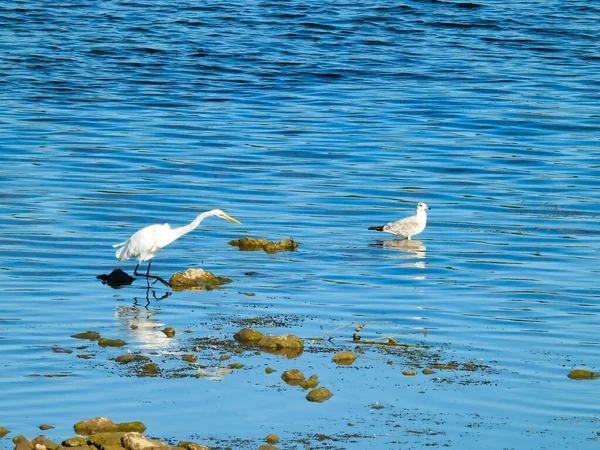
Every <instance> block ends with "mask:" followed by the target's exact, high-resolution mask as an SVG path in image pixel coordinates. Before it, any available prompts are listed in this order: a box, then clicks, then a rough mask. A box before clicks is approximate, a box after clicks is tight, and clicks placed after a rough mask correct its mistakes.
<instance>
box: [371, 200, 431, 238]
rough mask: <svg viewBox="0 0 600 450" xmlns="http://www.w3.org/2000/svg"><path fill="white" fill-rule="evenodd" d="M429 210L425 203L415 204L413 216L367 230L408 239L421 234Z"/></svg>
mask: <svg viewBox="0 0 600 450" xmlns="http://www.w3.org/2000/svg"><path fill="white" fill-rule="evenodd" d="M428 209H431V208H430V207H429V206H427V205H426V204H425V203H422V202H420V203H418V204H417V212H416V213H415V215H414V216H410V217H405V218H404V219H400V220H398V221H396V222H390V223H386V224H385V225H380V226H376V227H369V230H375V231H383V232H384V233H390V234H393V235H395V236H404V237H405V238H407V239H410V238H411V237H412V236H415V235H417V234H419V233H421V232H422V231H423V230H424V229H425V226H426V225H427V210H428Z"/></svg>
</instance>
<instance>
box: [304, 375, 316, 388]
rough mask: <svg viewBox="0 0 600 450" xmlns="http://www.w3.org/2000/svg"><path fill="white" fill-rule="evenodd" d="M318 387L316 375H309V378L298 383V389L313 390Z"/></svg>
mask: <svg viewBox="0 0 600 450" xmlns="http://www.w3.org/2000/svg"><path fill="white" fill-rule="evenodd" d="M318 385H319V377H318V376H316V375H314V374H313V375H311V376H310V377H309V378H307V379H305V380H303V381H302V382H301V383H300V387H301V388H302V389H304V390H307V389H314V388H316V387H317V386H318Z"/></svg>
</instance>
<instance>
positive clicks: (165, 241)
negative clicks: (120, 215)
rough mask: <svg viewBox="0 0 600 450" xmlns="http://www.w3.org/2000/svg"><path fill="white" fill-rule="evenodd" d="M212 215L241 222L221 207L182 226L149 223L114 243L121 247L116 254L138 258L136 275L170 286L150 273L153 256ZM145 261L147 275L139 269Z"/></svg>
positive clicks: (124, 259)
mask: <svg viewBox="0 0 600 450" xmlns="http://www.w3.org/2000/svg"><path fill="white" fill-rule="evenodd" d="M212 216H216V217H221V218H223V219H227V220H230V221H231V222H235V223H240V222H238V221H237V220H235V219H234V218H233V217H231V216H228V215H227V214H225V213H224V212H223V211H221V210H220V209H213V210H211V211H206V212H204V213H202V214H199V215H198V216H197V217H196V218H195V219H194V220H193V221H192V222H190V223H189V224H188V225H184V226H182V227H178V228H171V226H170V225H169V224H168V223H165V224H163V225H161V224H156V225H149V226H147V227H145V228H142V229H141V230H139V231H137V232H135V233H134V234H133V235H132V236H131V237H130V238H129V239H127V240H126V241H125V242H121V243H120V244H115V245H113V247H114V248H116V247H120V248H119V249H118V250H117V252H116V253H115V255H116V256H117V259H118V260H119V261H126V260H128V259H129V258H136V259H137V260H138V263H137V266H135V269H134V271H133V273H134V274H135V275H138V276H145V277H146V278H154V279H156V280H158V281H160V282H161V283H163V284H164V285H165V286H170V284H169V283H168V282H167V281H165V280H163V279H162V278H161V277H159V276H156V275H150V265H151V264H152V258H154V257H155V256H156V254H157V253H158V252H159V251H160V250H161V249H163V248H164V247H166V246H167V245H169V244H170V243H171V242H173V241H174V240H176V239H179V238H180V237H181V236H184V235H186V234H188V233H189V232H190V231H193V230H195V229H196V228H197V227H198V225H200V222H202V221H203V220H204V219H206V218H207V217H212ZM143 261H148V270H147V271H146V275H144V274H141V273H138V271H137V270H138V267H140V263H141V262H143Z"/></svg>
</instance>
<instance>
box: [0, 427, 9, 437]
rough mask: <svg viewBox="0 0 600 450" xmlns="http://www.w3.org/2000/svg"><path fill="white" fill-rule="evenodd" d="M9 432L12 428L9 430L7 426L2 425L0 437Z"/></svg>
mask: <svg viewBox="0 0 600 450" xmlns="http://www.w3.org/2000/svg"><path fill="white" fill-rule="evenodd" d="M8 433H10V430H7V429H6V428H4V427H2V426H0V438H3V437H4V436H6V435H7V434H8Z"/></svg>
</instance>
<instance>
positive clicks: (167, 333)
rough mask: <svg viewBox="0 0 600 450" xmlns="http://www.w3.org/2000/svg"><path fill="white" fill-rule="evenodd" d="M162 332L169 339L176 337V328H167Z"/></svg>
mask: <svg viewBox="0 0 600 450" xmlns="http://www.w3.org/2000/svg"><path fill="white" fill-rule="evenodd" d="M162 332H163V333H164V334H165V336H167V337H170V338H172V337H175V328H172V327H167V328H165V329H164V330H162Z"/></svg>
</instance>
